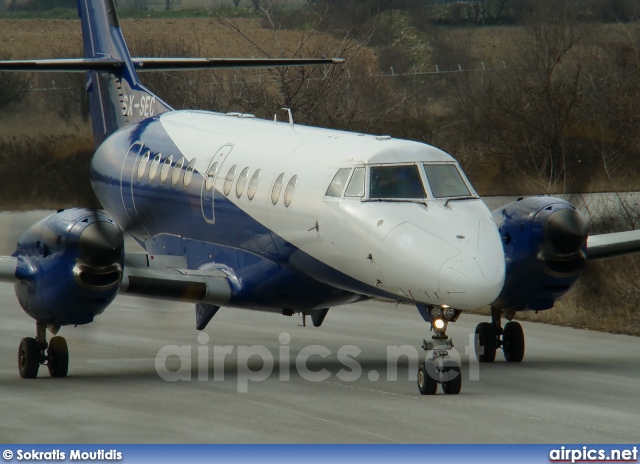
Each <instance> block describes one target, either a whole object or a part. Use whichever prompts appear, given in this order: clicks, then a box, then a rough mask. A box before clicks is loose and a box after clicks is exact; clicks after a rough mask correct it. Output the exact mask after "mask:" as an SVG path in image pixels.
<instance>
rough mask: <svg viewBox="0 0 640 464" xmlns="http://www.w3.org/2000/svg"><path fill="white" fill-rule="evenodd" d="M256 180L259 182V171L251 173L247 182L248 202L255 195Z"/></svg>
mask: <svg viewBox="0 0 640 464" xmlns="http://www.w3.org/2000/svg"><path fill="white" fill-rule="evenodd" d="M258 180H260V169H258V170H257V171H256V172H254V173H253V175H252V176H251V180H250V181H249V187H248V188H247V198H249V200H253V197H254V196H255V195H256V189H257V188H258Z"/></svg>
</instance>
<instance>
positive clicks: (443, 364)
mask: <svg viewBox="0 0 640 464" xmlns="http://www.w3.org/2000/svg"><path fill="white" fill-rule="evenodd" d="M445 337H446V335H445ZM422 348H423V349H424V350H425V351H428V352H429V351H430V352H431V358H429V359H426V360H425V361H424V363H422V364H420V367H419V368H418V391H419V392H420V394H421V395H435V394H436V392H437V391H438V384H440V385H441V386H442V392H443V393H444V394H445V395H457V394H458V393H460V390H461V389H462V373H461V371H460V366H459V365H458V364H457V363H456V362H455V361H453V360H452V359H448V355H449V351H448V350H450V349H451V348H453V342H452V341H451V339H449V338H439V337H438V335H437V334H436V335H435V336H434V337H433V339H432V340H431V341H430V342H428V341H426V340H425V341H424V343H423V345H422Z"/></svg>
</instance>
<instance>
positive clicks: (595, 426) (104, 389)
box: [0, 213, 640, 443]
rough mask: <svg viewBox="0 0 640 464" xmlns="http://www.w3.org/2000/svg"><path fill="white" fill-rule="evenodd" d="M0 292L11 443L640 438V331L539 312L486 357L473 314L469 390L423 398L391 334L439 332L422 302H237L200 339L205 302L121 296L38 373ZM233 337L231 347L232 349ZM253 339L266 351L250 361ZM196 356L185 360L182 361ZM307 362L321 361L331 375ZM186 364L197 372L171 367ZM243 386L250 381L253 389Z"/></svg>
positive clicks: (13, 224)
mask: <svg viewBox="0 0 640 464" xmlns="http://www.w3.org/2000/svg"><path fill="white" fill-rule="evenodd" d="M30 214H32V215H33V214H35V213H30ZM34 217H35V216H34ZM23 219H25V217H18V216H15V215H0V224H4V228H3V232H2V233H3V234H4V235H5V237H4V238H5V239H7V235H10V234H11V233H12V232H11V231H12V230H14V229H15V230H16V231H18V230H20V229H21V225H22V222H21V221H22V220H23ZM31 219H33V217H32V216H28V217H26V219H25V220H26V221H27V222H28V221H29V220H31ZM13 241H14V242H15V240H13ZM4 243H8V241H7V240H5V241H4ZM3 246H6V245H3ZM10 251H11V250H9V252H10ZM3 252H4V253H7V250H3ZM0 301H2V305H1V306H0V321H2V322H1V324H0V411H1V412H2V415H1V419H0V442H5V443H32V442H39V443H66V442H70V443H83V442H92V443H101V442H106V443H129V442H152V443H179V442H205V443H227V442H229V443H245V442H250V443H256V442H258V443H267V442H277V443H282V442H284V443H291V442H294V443H327V442H328V443H351V442H356V443H452V442H462V443H536V442H546V443H607V442H609V443H632V442H636V443H637V442H638V438H639V435H638V430H640V402H639V401H638V398H640V338H637V337H629V336H623V335H612V334H604V333H597V332H592V331H586V330H576V329H571V328H561V327H554V326H548V325H543V324H536V323H527V322H525V323H523V324H522V325H523V327H524V330H525V335H526V337H527V338H526V343H527V347H526V354H525V359H524V361H523V362H522V363H521V364H510V363H506V362H505V361H504V358H503V357H502V355H501V353H498V356H497V360H496V362H495V363H493V364H482V365H477V364H476V363H475V362H473V360H471V361H470V354H471V347H469V348H467V346H468V345H469V335H470V334H472V333H473V331H474V328H475V325H476V324H477V323H479V322H481V321H482V320H484V318H481V317H479V316H475V315H466V314H463V315H462V316H461V317H460V319H459V321H458V322H456V323H455V324H452V325H451V326H450V328H449V335H450V336H451V337H452V338H453V340H454V343H455V345H456V349H457V350H458V352H459V353H460V355H461V358H462V370H463V386H462V392H461V394H460V395H458V396H450V395H444V394H442V393H441V392H440V391H439V393H438V394H437V395H436V396H433V397H423V396H420V395H419V393H418V390H417V386H416V382H415V380H414V379H415V374H416V373H415V371H414V369H413V366H412V361H409V360H408V358H406V357H404V358H400V360H399V362H397V363H395V362H391V365H389V364H388V356H387V351H388V350H389V348H388V347H396V346H405V350H407V351H406V352H407V353H409V354H411V349H412V348H411V347H414V348H413V349H416V348H417V347H419V345H420V343H421V341H422V339H423V338H425V337H427V336H429V334H428V331H427V330H428V329H427V324H426V323H424V322H423V321H422V319H421V318H420V316H419V315H418V313H417V311H416V310H415V309H414V308H411V307H408V306H396V305H394V304H389V303H384V302H376V301H373V302H365V303H361V304H354V305H351V306H346V307H341V308H334V309H332V310H330V311H329V314H328V316H327V318H326V320H325V323H324V325H323V326H322V327H321V328H314V327H312V326H311V324H310V323H309V324H307V327H302V326H301V318H300V317H297V316H293V317H285V316H281V315H275V314H264V313H258V312H250V311H242V310H235V309H229V308H224V309H222V310H220V312H219V313H218V314H217V315H216V316H215V318H214V319H213V321H212V322H211V323H210V325H209V327H207V329H206V330H205V332H206V333H207V335H208V337H204V338H202V337H201V338H200V339H198V338H197V335H198V332H197V331H196V330H195V316H194V310H193V307H192V306H191V305H186V304H176V303H167V302H158V301H154V300H145V299H136V298H132V297H118V298H117V299H116V301H115V303H114V304H113V305H112V306H111V307H109V308H108V309H107V310H106V311H105V313H104V314H103V315H101V316H99V317H98V318H97V319H96V320H95V322H94V323H92V324H89V325H86V326H81V327H77V328H74V327H64V328H63V329H62V330H61V332H60V335H64V336H65V337H66V339H67V341H68V343H69V350H70V357H71V360H70V368H69V376H68V377H67V378H62V379H54V378H50V377H49V376H48V373H47V370H46V367H42V368H41V370H40V374H39V376H38V378H37V379H34V380H22V379H20V377H19V375H18V370H17V349H18V344H19V342H20V339H21V338H22V337H24V336H33V335H34V332H35V324H34V322H33V321H32V320H31V319H30V318H29V317H28V316H27V315H26V314H25V313H24V312H23V311H22V310H21V308H20V306H19V304H18V303H17V301H16V299H15V296H14V293H13V287H12V286H11V285H9V284H0ZM309 322H310V321H309ZM283 334H285V335H283ZM206 338H208V340H207V339H206ZM224 345H228V347H227V348H226V349H224V348H222V346H224ZM171 346H173V348H172V347H171ZM176 347H186V350H187V351H188V352H190V353H191V355H192V356H191V362H189V363H186V362H185V359H184V358H183V359H182V361H181V360H180V358H179V357H178V356H177V354H176V353H184V351H176V350H180V349H182V350H184V349H185V348H176ZM249 347H253V348H249ZM256 347H259V348H256ZM309 347H311V348H309ZM227 349H228V350H230V352H231V354H229V355H226V356H225V354H224V353H225V350H227ZM242 350H244V351H242ZM341 350H342V351H341ZM359 350H360V351H359ZM391 350H393V348H391ZM241 351H242V353H244V354H247V353H260V354H261V357H260V356H252V357H250V358H249V359H248V361H247V362H245V359H246V356H244V357H243V356H242V354H241ZM358 352H359V354H357V355H356V353H358ZM172 353H173V354H172ZM286 353H288V355H286V356H285V354H286ZM345 353H347V354H348V355H347V356H346V357H345V356H341V354H342V355H344V354H345ZM415 353H421V356H423V354H422V352H421V351H417V350H416V351H415ZM309 354H312V356H311V357H309V358H308V359H306V362H305V357H306V356H307V355H309ZM269 356H271V357H272V359H273V360H274V366H273V371H272V373H271V375H269V376H267V378H266V379H265V380H262V381H255V382H254V381H248V382H246V380H247V378H248V377H250V376H253V375H255V374H252V373H251V372H249V371H248V370H247V369H252V371H253V372H258V371H260V370H261V369H262V368H264V365H263V361H262V360H261V359H266V358H268V357H269ZM323 356H325V357H323ZM165 358H166V359H165ZM471 359H473V358H471ZM391 360H392V361H393V357H392V358H391ZM181 362H185V364H181ZM269 362H270V361H267V364H269ZM296 363H298V365H297V364H296ZM158 366H159V367H158ZM181 366H182V367H184V366H186V368H185V369H184V370H178V369H179V368H180V367H181ZM245 366H248V368H245ZM305 366H306V367H307V368H308V369H309V371H314V372H320V374H319V375H320V376H321V377H322V380H318V378H314V375H313V374H312V373H310V372H306V371H305V370H304V368H305ZM395 366H397V369H396V367H395ZM267 367H268V366H267ZM300 367H301V368H300ZM354 368H355V371H354ZM358 369H361V375H356V374H357V371H358ZM173 370H178V372H177V374H173V375H178V374H182V376H183V377H184V378H186V377H188V376H190V377H191V379H190V380H177V381H169V380H165V379H164V378H163V376H164V377H165V378H167V376H169V377H170V376H171V375H172V374H171V371H173ZM396 370H397V379H395V380H394V377H395V373H396ZM263 372H264V371H263ZM287 372H288V379H287V375H286V373H287ZM222 374H223V376H224V379H221V378H220V377H222ZM476 374H477V375H476ZM281 377H284V379H282V378H281ZM349 377H352V378H349ZM470 377H472V378H470ZM474 377H477V378H474ZM205 378H206V380H205ZM243 386H246V387H247V389H248V392H246V393H243V392H241V391H239V390H242V389H243Z"/></svg>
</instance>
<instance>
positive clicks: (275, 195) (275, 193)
mask: <svg viewBox="0 0 640 464" xmlns="http://www.w3.org/2000/svg"><path fill="white" fill-rule="evenodd" d="M283 181H284V174H280V175H279V176H278V178H277V179H276V181H275V182H274V183H273V188H272V189H271V203H273V204H274V205H275V204H276V203H278V199H280V192H281V191H282V182H283Z"/></svg>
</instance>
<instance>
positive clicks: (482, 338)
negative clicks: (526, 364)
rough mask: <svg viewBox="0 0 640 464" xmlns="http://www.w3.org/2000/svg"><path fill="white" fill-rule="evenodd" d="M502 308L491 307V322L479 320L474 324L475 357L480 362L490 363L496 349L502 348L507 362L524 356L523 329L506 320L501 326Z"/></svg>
mask: <svg viewBox="0 0 640 464" xmlns="http://www.w3.org/2000/svg"><path fill="white" fill-rule="evenodd" d="M501 317H502V310H500V309H498V308H495V307H493V306H492V307H491V320H492V322H481V323H480V324H478V325H477V326H476V333H475V348H476V358H477V359H478V361H479V362H481V363H490V362H493V361H494V360H495V359H496V350H497V349H498V348H500V347H501V348H502V352H503V354H504V359H506V360H507V362H521V361H522V359H523V358H524V348H525V343H524V331H523V330H522V326H521V325H520V324H519V323H517V322H515V321H511V320H510V322H507V323H506V324H505V326H504V328H503V327H502V322H501Z"/></svg>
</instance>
